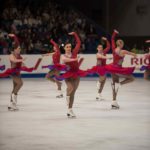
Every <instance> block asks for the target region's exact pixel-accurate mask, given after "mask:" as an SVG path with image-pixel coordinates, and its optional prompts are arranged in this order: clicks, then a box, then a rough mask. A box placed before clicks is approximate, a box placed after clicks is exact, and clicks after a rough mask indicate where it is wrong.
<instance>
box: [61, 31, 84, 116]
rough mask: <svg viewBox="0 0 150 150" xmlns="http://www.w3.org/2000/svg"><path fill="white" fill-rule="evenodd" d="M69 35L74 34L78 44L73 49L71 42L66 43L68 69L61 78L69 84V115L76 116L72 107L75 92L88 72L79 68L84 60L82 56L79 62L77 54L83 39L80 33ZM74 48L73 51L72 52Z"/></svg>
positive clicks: (64, 60)
mask: <svg viewBox="0 0 150 150" xmlns="http://www.w3.org/2000/svg"><path fill="white" fill-rule="evenodd" d="M69 35H73V36H74V37H75V40H76V46H75V48H74V49H73V50H72V45H71V43H66V44H65V45H64V50H65V54H64V55H62V61H63V62H64V64H66V65H67V68H68V70H67V71H66V72H65V73H64V74H63V75H61V76H59V79H65V83H66V85H67V91H66V100H67V106H68V112H67V116H68V117H71V118H74V117H76V115H75V114H74V112H73V110H72V107H73V103H74V96H75V92H76V90H77V88H78V86H79V82H80V77H83V76H86V75H87V72H86V71H82V70H80V69H79V66H80V64H81V62H82V60H83V59H82V58H81V59H80V60H79V62H78V57H77V54H78V52H79V49H80V46H81V41H80V39H79V37H78V35H77V34H76V33H75V32H71V33H69ZM71 50H72V52H71Z"/></svg>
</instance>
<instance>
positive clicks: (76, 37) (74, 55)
mask: <svg viewBox="0 0 150 150" xmlns="http://www.w3.org/2000/svg"><path fill="white" fill-rule="evenodd" d="M74 37H75V40H76V46H75V48H74V49H73V53H72V55H73V57H77V54H78V52H79V49H80V46H81V41H80V38H79V36H78V35H77V33H74Z"/></svg>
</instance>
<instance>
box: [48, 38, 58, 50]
mask: <svg viewBox="0 0 150 150" xmlns="http://www.w3.org/2000/svg"><path fill="white" fill-rule="evenodd" d="M50 43H51V44H52V45H53V46H54V47H55V48H56V50H57V53H60V49H59V46H58V44H57V43H55V42H54V41H53V40H52V39H51V40H50Z"/></svg>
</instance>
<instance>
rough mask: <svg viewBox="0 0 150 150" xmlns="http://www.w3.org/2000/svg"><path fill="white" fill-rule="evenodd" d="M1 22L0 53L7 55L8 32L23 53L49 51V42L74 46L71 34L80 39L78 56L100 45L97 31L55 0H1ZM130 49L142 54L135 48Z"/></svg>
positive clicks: (9, 43)
mask: <svg viewBox="0 0 150 150" xmlns="http://www.w3.org/2000/svg"><path fill="white" fill-rule="evenodd" d="M0 19H1V21H0V54H9V53H10V51H11V49H12V40H11V39H10V38H9V37H8V34H9V33H14V34H16V35H17V37H18V38H19V41H20V46H21V49H22V53H23V54H43V53H47V52H50V51H51V50H52V45H51V44H50V42H49V41H50V39H53V40H54V41H55V42H56V43H58V44H59V45H60V46H61V44H63V43H64V42H66V40H69V41H70V42H71V43H72V44H75V42H74V39H73V37H71V36H69V35H68V33H69V32H72V31H75V32H77V33H78V35H79V36H80V39H81V42H82V45H81V50H80V52H81V53H96V46H97V45H98V43H99V42H101V41H100V38H101V37H100V36H98V34H97V28H96V27H95V25H93V24H92V23H91V22H90V21H89V20H88V19H87V18H86V17H85V16H83V15H82V14H81V13H80V12H78V11H76V10H75V9H71V8H69V7H68V6H65V5H62V4H58V3H56V2H55V1H54V0H44V2H43V1H42V0H36V1H35V0H23V1H22V0H7V1H4V0H3V7H1V16H0ZM126 41H127V40H125V43H126ZM130 41H131V40H130ZM103 44H104V43H103ZM129 49H131V50H132V51H135V52H136V53H145V51H144V50H143V49H142V50H139V49H137V47H135V46H134V45H133V47H130V48H129ZM62 52H63V51H62Z"/></svg>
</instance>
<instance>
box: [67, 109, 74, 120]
mask: <svg viewBox="0 0 150 150" xmlns="http://www.w3.org/2000/svg"><path fill="white" fill-rule="evenodd" d="M67 116H68V118H76V115H75V114H74V112H73V110H72V109H69V110H68V113H67Z"/></svg>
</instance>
